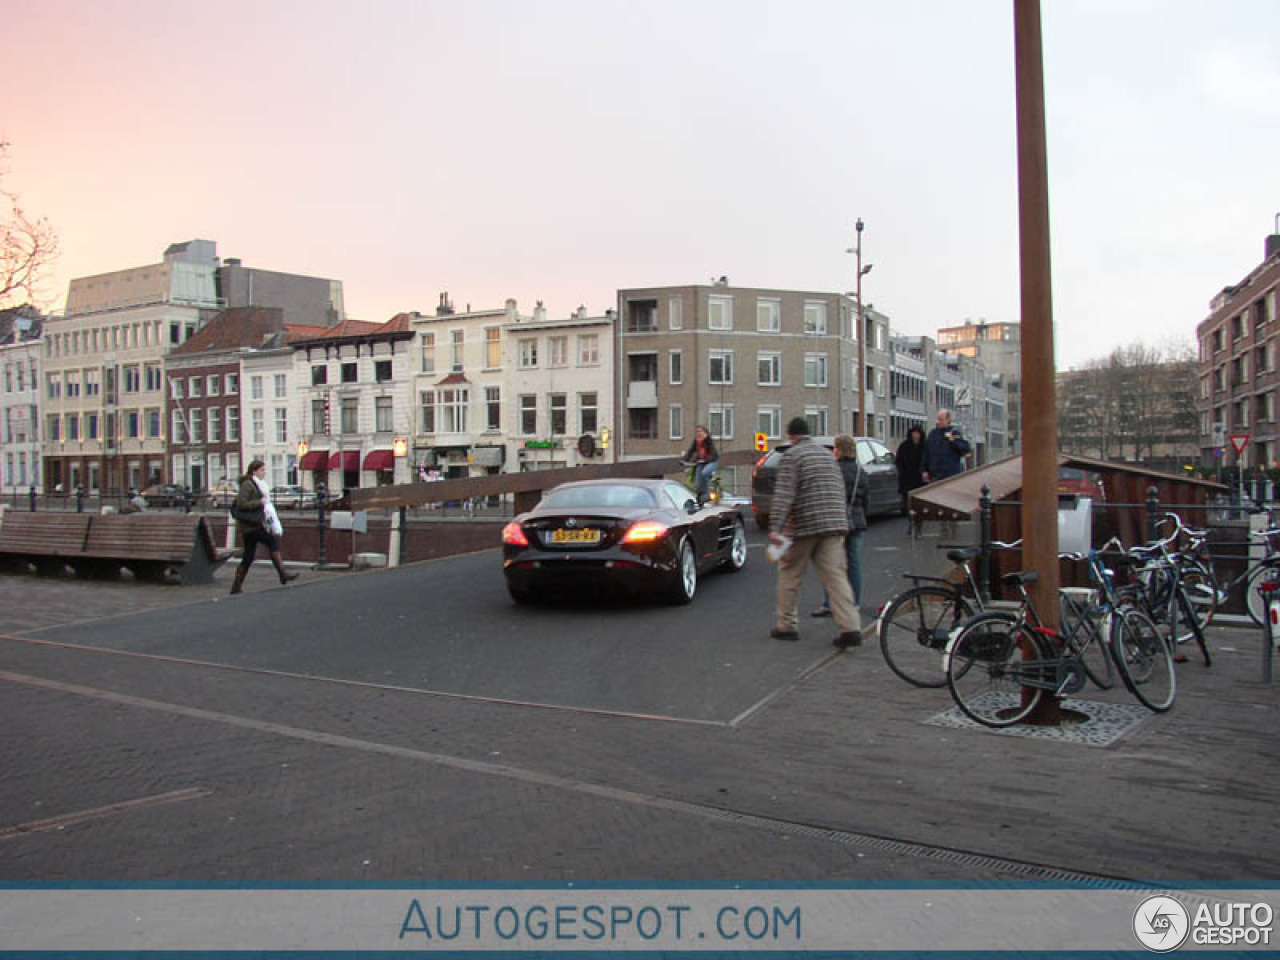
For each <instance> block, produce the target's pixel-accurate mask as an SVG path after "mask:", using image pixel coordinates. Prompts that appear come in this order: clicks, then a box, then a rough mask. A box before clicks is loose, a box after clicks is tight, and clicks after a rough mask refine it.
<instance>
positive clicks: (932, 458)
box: [920, 408, 970, 483]
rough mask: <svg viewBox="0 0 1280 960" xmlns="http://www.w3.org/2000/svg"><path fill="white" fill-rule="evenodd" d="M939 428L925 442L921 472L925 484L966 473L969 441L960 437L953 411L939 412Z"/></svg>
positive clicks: (943, 410) (944, 410) (934, 429)
mask: <svg viewBox="0 0 1280 960" xmlns="http://www.w3.org/2000/svg"><path fill="white" fill-rule="evenodd" d="M936 422H937V426H936V427H934V428H933V429H932V430H930V431H929V436H927V437H925V440H924V454H923V455H922V456H921V458H920V472H921V476H922V478H923V479H924V482H925V483H934V482H936V481H938V480H945V479H946V478H947V477H954V476H955V475H956V474H957V473H963V472H964V457H965V454H967V453H968V452H969V450H970V447H969V441H968V440H966V439H965V438H964V437H962V436H961V435H960V428H959V427H957V426H955V425H954V424H953V423H952V422H951V411H950V410H947V409H945V408H944V409H942V410H939V411H938V418H937V421H936Z"/></svg>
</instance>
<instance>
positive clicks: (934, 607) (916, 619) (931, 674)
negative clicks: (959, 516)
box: [880, 540, 1022, 687]
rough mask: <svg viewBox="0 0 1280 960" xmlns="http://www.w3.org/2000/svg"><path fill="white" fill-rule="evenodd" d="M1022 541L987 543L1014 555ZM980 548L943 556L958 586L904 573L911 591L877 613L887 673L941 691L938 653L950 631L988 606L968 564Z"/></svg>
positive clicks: (944, 677) (942, 667)
mask: <svg viewBox="0 0 1280 960" xmlns="http://www.w3.org/2000/svg"><path fill="white" fill-rule="evenodd" d="M1021 544H1022V541H1021V540H1018V541H1016V542H1014V543H999V542H995V543H992V544H991V548H992V550H1014V549H1017V548H1018V547H1019V546H1021ZM982 552H983V551H982V548H981V547H961V548H959V549H955V550H948V551H947V559H948V560H950V561H951V562H952V563H954V564H955V565H956V566H957V567H959V568H960V569H961V570H963V571H964V579H963V580H962V581H959V582H957V581H954V580H949V579H947V578H946V577H931V576H925V575H924V574H917V573H908V574H906V577H907V579H909V580H911V581H912V582H913V586H911V587H909V588H907V589H906V590H904V591H902V593H900V594H898V595H897V596H895V597H893V598H892V599H890V600H889V601H888V602H887V603H885V604H884V606H882V607H881V608H880V652H881V653H882V654H883V655H884V661H885V663H887V664H888V665H889V669H890V670H892V671H893V672H894V673H896V674H897V675H898V676H899V677H901V678H902V679H903V680H905V681H907V683H910V684H912V685H914V686H917V687H942V686H946V683H947V673H946V665H945V664H944V662H943V652H944V651H945V649H946V646H947V640H948V638H949V637H950V636H951V632H952V631H953V630H955V628H956V627H958V626H959V625H960V624H962V623H964V622H965V621H966V620H968V619H969V618H970V617H972V616H973V615H974V614H975V613H980V612H982V611H983V610H986V609H988V607H989V605H990V603H991V601H989V600H984V599H983V595H982V594H983V592H982V590H981V589H980V588H979V586H978V582H977V580H976V578H975V576H974V573H973V568H972V566H971V564H972V562H973V561H974V560H975V559H977V558H978V557H980V556H982Z"/></svg>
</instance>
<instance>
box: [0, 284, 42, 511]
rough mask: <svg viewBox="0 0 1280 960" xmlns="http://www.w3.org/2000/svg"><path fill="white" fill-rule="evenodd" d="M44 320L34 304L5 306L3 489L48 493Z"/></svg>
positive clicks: (0, 429)
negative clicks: (43, 434) (43, 470)
mask: <svg viewBox="0 0 1280 960" xmlns="http://www.w3.org/2000/svg"><path fill="white" fill-rule="evenodd" d="M42 325H43V318H42V317H41V316H40V313H39V311H38V310H36V309H35V308H34V307H17V308H15V309H12V310H0V367H3V369H4V382H3V391H4V392H3V393H0V451H3V458H2V460H0V470H3V473H2V474H0V482H3V484H4V486H3V492H5V493H10V494H14V495H15V496H16V495H17V494H18V493H28V492H29V491H30V490H31V489H32V488H33V487H34V488H35V491H36V492H37V493H43V492H44V483H43V481H42V478H41V476H40V350H41V341H40V337H41V331H42V329H43V326H42Z"/></svg>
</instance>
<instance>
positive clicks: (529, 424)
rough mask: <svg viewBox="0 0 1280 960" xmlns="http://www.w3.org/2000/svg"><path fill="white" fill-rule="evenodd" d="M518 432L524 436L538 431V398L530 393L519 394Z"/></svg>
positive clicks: (529, 435)
mask: <svg viewBox="0 0 1280 960" xmlns="http://www.w3.org/2000/svg"><path fill="white" fill-rule="evenodd" d="M520 432H521V433H522V434H524V435H525V436H526V437H532V436H536V435H537V433H538V398H537V397H536V396H534V395H533V394H531V393H523V394H521V395H520Z"/></svg>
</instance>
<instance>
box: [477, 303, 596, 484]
mask: <svg viewBox="0 0 1280 960" xmlns="http://www.w3.org/2000/svg"><path fill="white" fill-rule="evenodd" d="M615 326H616V316H615V314H614V312H613V310H608V311H606V313H605V315H604V316H603V317H588V316H587V309H586V307H579V308H578V309H577V310H576V311H575V312H574V313H573V314H572V315H571V316H569V317H568V318H567V319H563V320H548V319H547V318H546V308H544V307H542V306H541V305H539V306H538V308H537V309H536V310H535V311H534V316H533V317H518V318H517V319H516V320H514V321H513V322H510V323H507V324H504V325H503V328H502V333H503V340H504V344H505V349H504V353H505V355H506V358H507V377H506V384H507V391H508V393H509V395H510V396H509V401H510V402H509V403H508V404H507V414H506V417H505V420H504V431H505V433H506V445H507V451H508V452H507V464H508V467H507V469H508V471H516V470H522V471H523V470H545V469H551V468H554V467H576V466H582V465H585V464H591V463H600V462H612V461H613V459H614V451H615V449H616V447H615V446H614V445H613V436H612V434H613V431H614V430H615V429H616V422H615V418H614V407H613V395H614V389H613V332H614V328H615Z"/></svg>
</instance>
